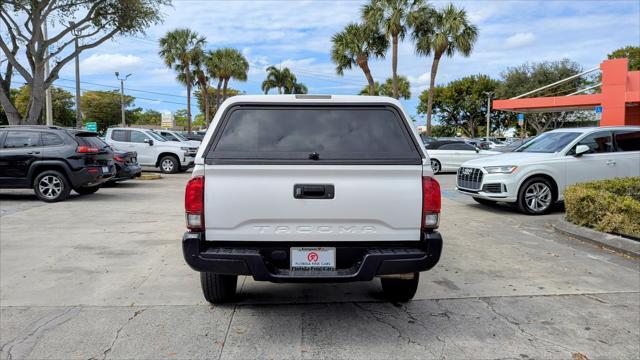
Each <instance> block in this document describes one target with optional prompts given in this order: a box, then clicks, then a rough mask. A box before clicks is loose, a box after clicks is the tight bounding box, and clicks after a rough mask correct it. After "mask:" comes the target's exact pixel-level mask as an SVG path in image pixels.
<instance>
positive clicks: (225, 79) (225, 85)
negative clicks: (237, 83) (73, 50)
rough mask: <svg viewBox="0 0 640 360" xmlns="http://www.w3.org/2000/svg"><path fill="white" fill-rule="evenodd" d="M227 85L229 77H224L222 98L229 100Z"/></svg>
mask: <svg viewBox="0 0 640 360" xmlns="http://www.w3.org/2000/svg"><path fill="white" fill-rule="evenodd" d="M227 85H229V78H224V85H223V87H222V100H223V101H224V100H227Z"/></svg>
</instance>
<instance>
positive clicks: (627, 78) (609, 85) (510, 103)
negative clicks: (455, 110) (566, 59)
mask: <svg viewBox="0 0 640 360" xmlns="http://www.w3.org/2000/svg"><path fill="white" fill-rule="evenodd" d="M600 70H601V71H602V85H601V86H600V93H599V94H589V95H571V96H551V97H537V98H521V99H508V100H494V101H493V109H495V110H504V111H514V112H522V113H527V112H554V111H570V110H593V109H595V107H596V106H602V117H601V118H600V126H611V125H640V71H628V61H627V59H612V60H606V61H604V62H602V63H601V64H600Z"/></svg>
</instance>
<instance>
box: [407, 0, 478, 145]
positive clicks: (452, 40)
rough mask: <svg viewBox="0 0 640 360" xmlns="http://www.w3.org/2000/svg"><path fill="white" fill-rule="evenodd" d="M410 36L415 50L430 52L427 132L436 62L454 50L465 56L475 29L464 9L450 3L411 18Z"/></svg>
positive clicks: (429, 131) (428, 133)
mask: <svg viewBox="0 0 640 360" xmlns="http://www.w3.org/2000/svg"><path fill="white" fill-rule="evenodd" d="M414 24H415V25H414V27H413V29H414V30H413V34H412V35H413V38H414V39H415V41H416V52H417V53H418V54H420V55H424V56H429V55H431V54H432V53H433V63H432V64H431V74H430V75H431V81H430V83H429V97H428V100H427V135H431V112H432V107H433V91H434V88H435V82H436V74H437V72H438V64H439V63H440V59H441V58H442V55H446V56H448V57H452V56H453V55H454V54H455V53H456V52H459V53H460V54H462V55H463V56H465V57H466V56H469V54H471V51H472V50H473V45H474V43H475V42H476V39H477V38H478V28H477V27H476V26H475V25H473V24H471V22H470V21H469V19H468V17H467V12H466V11H465V10H464V9H458V8H456V7H455V6H454V5H453V4H449V5H447V6H445V7H444V8H443V9H442V10H440V11H433V10H431V11H429V10H425V11H423V12H421V13H419V14H417V15H416V16H415V17H414Z"/></svg>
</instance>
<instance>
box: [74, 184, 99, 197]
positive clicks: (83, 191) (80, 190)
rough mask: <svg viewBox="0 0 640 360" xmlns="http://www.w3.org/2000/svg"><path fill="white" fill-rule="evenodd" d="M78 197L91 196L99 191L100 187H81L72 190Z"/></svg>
mask: <svg viewBox="0 0 640 360" xmlns="http://www.w3.org/2000/svg"><path fill="white" fill-rule="evenodd" d="M73 190H75V191H76V192H77V193H78V194H80V195H89V194H93V193H95V192H96V191H98V190H100V185H98V186H81V187H79V188H76V189H73Z"/></svg>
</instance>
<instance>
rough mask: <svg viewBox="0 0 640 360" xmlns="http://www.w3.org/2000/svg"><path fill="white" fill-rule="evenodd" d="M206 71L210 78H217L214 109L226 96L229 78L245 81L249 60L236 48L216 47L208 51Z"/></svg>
mask: <svg viewBox="0 0 640 360" xmlns="http://www.w3.org/2000/svg"><path fill="white" fill-rule="evenodd" d="M207 71H208V73H209V76H210V77H211V78H212V79H214V78H215V79H218V86H217V90H216V109H218V108H219V107H220V104H221V103H222V101H224V100H226V98H227V97H228V94H227V88H228V85H229V80H231V79H234V80H238V81H247V75H248V73H249V62H248V61H247V59H246V58H245V57H244V55H242V53H241V52H240V51H238V50H237V49H234V48H222V49H217V50H215V51H212V52H210V53H209V57H208V60H207ZM221 90H222V91H221Z"/></svg>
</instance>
